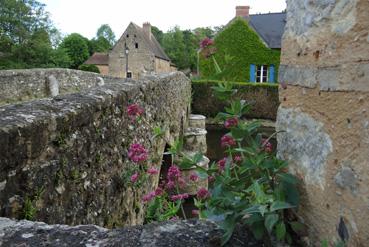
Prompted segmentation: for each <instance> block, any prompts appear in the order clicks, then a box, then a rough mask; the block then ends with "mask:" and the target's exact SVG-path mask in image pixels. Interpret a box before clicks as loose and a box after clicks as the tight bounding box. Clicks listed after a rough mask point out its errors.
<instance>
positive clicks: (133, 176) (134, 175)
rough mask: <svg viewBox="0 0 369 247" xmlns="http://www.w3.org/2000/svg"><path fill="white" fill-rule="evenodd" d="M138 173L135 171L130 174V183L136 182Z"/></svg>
mask: <svg viewBox="0 0 369 247" xmlns="http://www.w3.org/2000/svg"><path fill="white" fill-rule="evenodd" d="M139 176H140V175H139V174H138V173H137V172H136V173H135V174H133V175H132V176H131V182H132V183H136V182H137V180H138V178H139Z"/></svg>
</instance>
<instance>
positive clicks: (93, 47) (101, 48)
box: [88, 37, 112, 55]
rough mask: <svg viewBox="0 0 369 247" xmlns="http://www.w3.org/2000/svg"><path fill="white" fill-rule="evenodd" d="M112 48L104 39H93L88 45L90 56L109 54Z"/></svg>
mask: <svg viewBox="0 0 369 247" xmlns="http://www.w3.org/2000/svg"><path fill="white" fill-rule="evenodd" d="M111 47H112V45H111V44H110V43H109V41H108V40H107V39H106V38H104V37H98V38H94V39H91V40H90V41H89V43H88V48H89V53H90V55H92V54H94V53H95V52H108V51H109V50H110V49H111Z"/></svg>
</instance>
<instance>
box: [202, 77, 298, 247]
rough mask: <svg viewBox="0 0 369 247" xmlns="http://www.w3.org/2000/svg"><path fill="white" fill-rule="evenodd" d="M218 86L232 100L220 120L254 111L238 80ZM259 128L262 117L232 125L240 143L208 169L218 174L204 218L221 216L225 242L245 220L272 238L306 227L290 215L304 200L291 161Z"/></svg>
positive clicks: (259, 236)
mask: <svg viewBox="0 0 369 247" xmlns="http://www.w3.org/2000/svg"><path fill="white" fill-rule="evenodd" d="M213 89H214V90H215V93H216V95H218V96H219V97H220V98H221V99H228V100H229V102H230V106H229V107H226V108H225V112H223V113H219V114H218V118H219V119H221V120H224V121H227V120H229V119H240V117H241V116H243V115H244V114H245V113H246V112H247V111H249V110H250V107H249V105H248V104H247V103H246V102H245V101H243V100H234V99H233V88H232V84H228V83H219V84H218V86H215V87H213ZM259 127H260V124H259V123H258V122H257V121H255V122H251V123H243V122H239V121H237V122H236V124H235V125H233V126H231V127H230V128H229V130H230V131H229V133H228V134H227V136H228V137H229V138H231V139H233V140H234V142H235V143H234V144H230V145H228V146H227V148H226V151H225V154H226V157H225V159H223V160H222V161H220V162H223V165H222V166H220V164H221V163H220V162H218V163H213V164H212V165H211V166H210V169H209V170H208V171H207V175H208V176H212V177H215V181H214V183H213V185H212V187H213V188H212V190H211V197H210V198H209V199H208V200H206V201H204V202H200V203H199V202H198V201H197V202H196V204H197V206H198V207H199V209H201V211H202V212H201V215H202V216H203V217H205V218H209V219H213V220H215V221H218V223H219V225H220V227H222V228H223V230H224V232H225V234H224V236H223V244H226V243H227V242H228V240H229V239H230V237H231V236H232V234H233V231H234V229H235V227H236V224H238V223H241V222H243V223H244V224H246V225H248V226H249V229H250V230H251V231H252V232H253V234H254V237H255V238H257V239H262V238H264V240H266V241H269V242H270V241H271V239H272V237H271V236H275V237H276V239H277V240H279V241H291V239H292V238H291V235H290V232H289V230H290V229H291V230H292V231H298V230H299V227H301V224H299V223H298V222H296V221H293V220H292V219H290V218H288V217H287V215H286V214H285V211H286V210H292V209H294V208H297V206H298V204H299V194H298V192H297V183H298V180H297V178H296V177H295V176H293V175H292V174H289V173H287V171H286V168H287V163H286V162H284V161H282V160H279V159H277V158H276V157H275V155H274V154H273V153H272V151H271V149H267V146H268V145H270V144H269V143H268V142H269V139H262V137H261V135H260V134H258V128H259ZM236 156H237V157H238V159H239V161H238V162H236V161H235V157H236ZM220 167H222V168H220Z"/></svg>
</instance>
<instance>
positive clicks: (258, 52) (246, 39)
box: [199, 18, 280, 81]
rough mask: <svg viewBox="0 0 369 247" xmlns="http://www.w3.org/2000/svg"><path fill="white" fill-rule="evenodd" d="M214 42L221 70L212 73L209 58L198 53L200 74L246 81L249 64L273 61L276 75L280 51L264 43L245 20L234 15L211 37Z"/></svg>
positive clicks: (276, 75)
mask: <svg viewBox="0 0 369 247" xmlns="http://www.w3.org/2000/svg"><path fill="white" fill-rule="evenodd" d="M214 42H215V47H216V49H217V51H216V53H215V58H216V60H217V62H218V64H219V66H220V68H221V69H222V73H220V74H216V71H215V68H214V64H213V61H212V59H206V58H205V57H204V56H203V55H201V54H200V63H199V66H200V75H201V78H208V79H219V80H233V81H250V64H255V65H274V66H275V68H276V70H275V78H278V67H279V63H280V51H279V50H273V49H270V48H268V47H266V46H265V45H264V43H263V42H262V41H261V39H260V38H259V36H258V35H257V34H256V33H255V31H253V30H252V29H251V28H250V27H249V25H248V24H247V22H246V21H245V20H243V19H241V18H237V19H235V20H234V21H233V22H232V23H231V24H229V25H228V27H226V28H225V29H224V30H223V31H222V32H220V33H219V34H218V35H217V36H216V37H215V39H214Z"/></svg>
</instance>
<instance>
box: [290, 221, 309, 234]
mask: <svg viewBox="0 0 369 247" xmlns="http://www.w3.org/2000/svg"><path fill="white" fill-rule="evenodd" d="M289 224H290V226H291V228H292V230H293V231H294V232H296V233H299V232H301V231H303V230H304V229H305V226H304V224H302V223H300V222H298V221H292V222H289Z"/></svg>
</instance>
